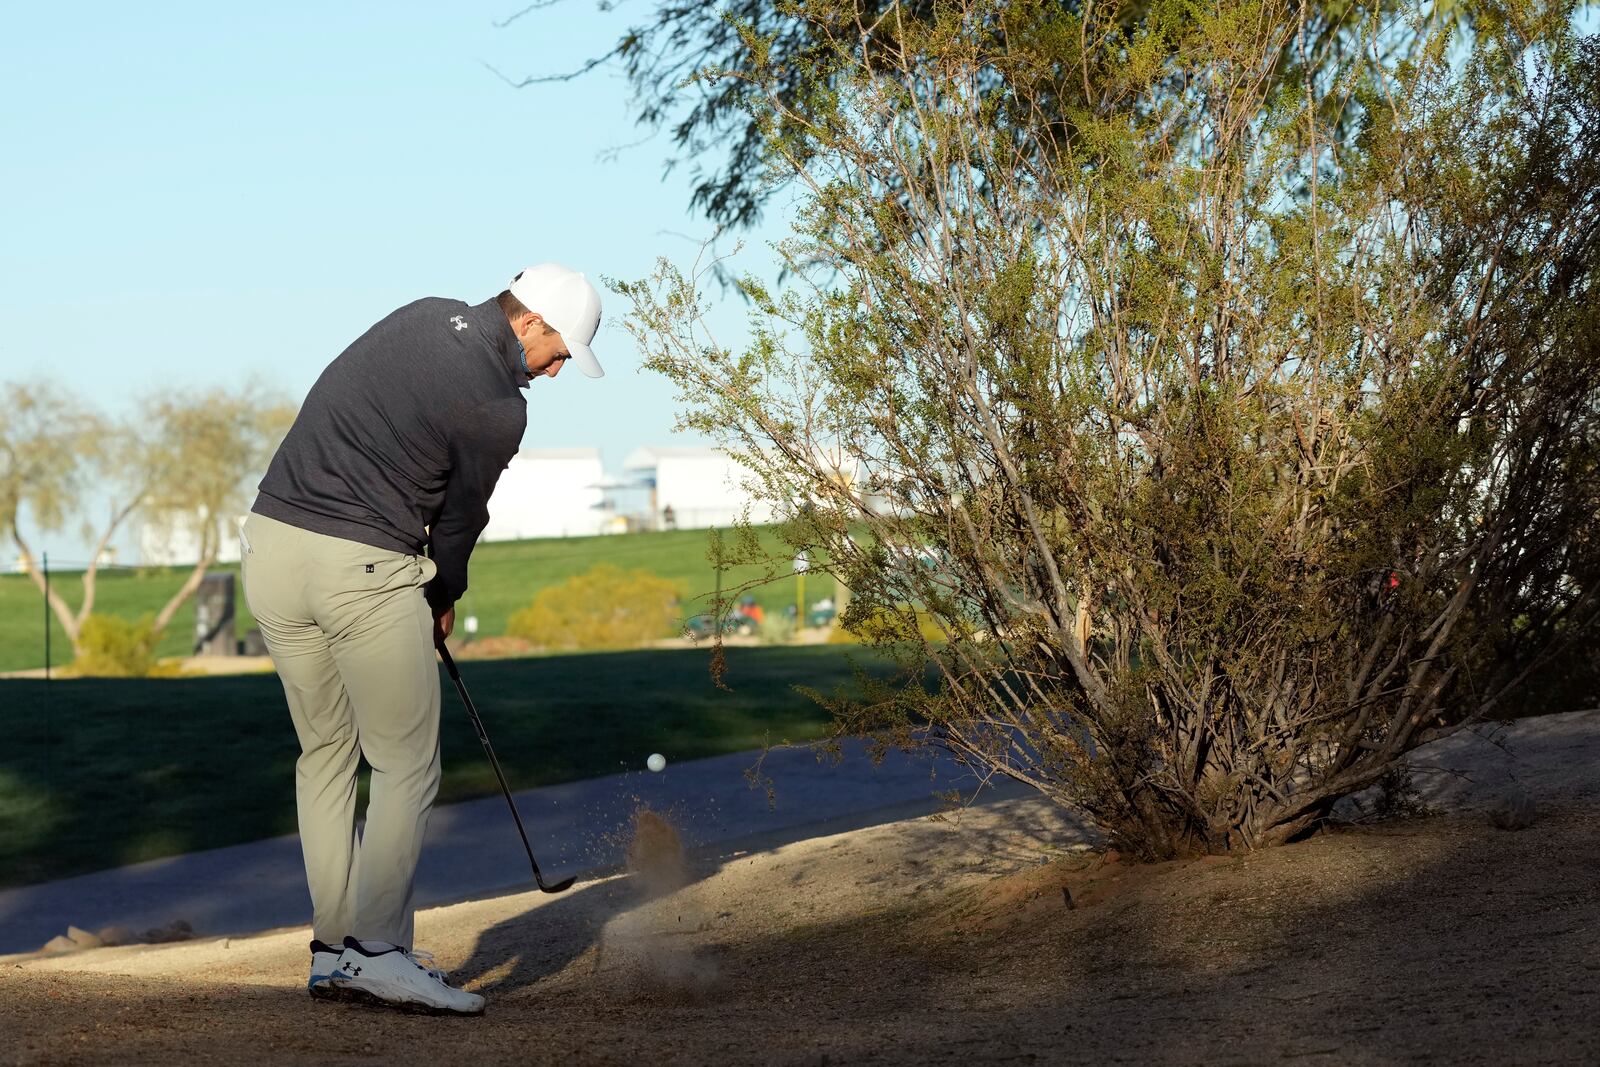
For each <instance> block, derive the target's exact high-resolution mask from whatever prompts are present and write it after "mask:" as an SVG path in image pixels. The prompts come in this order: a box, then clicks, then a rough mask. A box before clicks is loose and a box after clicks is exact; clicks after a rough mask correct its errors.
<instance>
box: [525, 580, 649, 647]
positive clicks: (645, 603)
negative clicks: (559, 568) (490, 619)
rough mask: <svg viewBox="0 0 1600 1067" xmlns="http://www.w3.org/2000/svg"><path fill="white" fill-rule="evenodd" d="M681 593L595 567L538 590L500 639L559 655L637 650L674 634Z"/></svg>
mask: <svg viewBox="0 0 1600 1067" xmlns="http://www.w3.org/2000/svg"><path fill="white" fill-rule="evenodd" d="M680 595H681V590H680V588H679V587H678V585H677V584H676V583H674V582H670V581H667V580H666V579H665V578H660V577H657V576H656V575H654V574H651V573H650V572H649V571H645V570H632V571H623V570H622V569H621V568H620V567H617V566H614V565H612V564H610V563H597V564H595V565H594V566H593V567H591V568H590V569H589V570H587V571H585V572H584V573H583V574H580V575H576V576H574V577H572V578H568V579H567V580H566V581H564V582H562V583H561V584H560V585H555V586H551V587H550V588H547V589H543V590H541V591H540V592H539V595H538V596H536V597H534V598H533V603H532V604H531V605H529V606H528V607H526V608H524V609H522V610H521V611H518V612H515V613H513V614H512V616H511V619H510V621H509V622H508V623H507V624H506V633H507V634H509V635H510V636H512V637H521V638H524V639H526V640H528V641H531V642H532V643H533V644H534V645H535V646H536V647H539V648H549V649H562V650H579V649H581V650H586V651H587V650H594V649H611V648H637V647H639V646H641V645H646V644H649V643H650V642H651V641H654V640H657V639H658V638H662V637H668V636H671V635H672V634H673V633H674V632H676V630H677V628H678V620H679V618H680V610H679V607H678V600H679V597H680Z"/></svg>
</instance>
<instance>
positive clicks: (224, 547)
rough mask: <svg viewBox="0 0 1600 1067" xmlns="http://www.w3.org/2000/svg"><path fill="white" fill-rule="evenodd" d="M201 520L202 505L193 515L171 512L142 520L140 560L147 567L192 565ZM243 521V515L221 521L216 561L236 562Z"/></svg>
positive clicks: (196, 555)
mask: <svg viewBox="0 0 1600 1067" xmlns="http://www.w3.org/2000/svg"><path fill="white" fill-rule="evenodd" d="M196 516H197V517H196ZM204 521H205V509H204V508H201V509H200V510H199V511H198V512H197V513H196V515H195V516H178V515H172V516H171V517H170V518H168V519H167V520H166V521H157V522H149V521H147V522H144V523H143V524H141V525H140V527H139V563H140V564H141V565H143V566H146V567H192V566H194V564H195V563H196V562H198V561H199V559H200V534H199V532H198V531H197V530H196V526H197V524H198V523H202V522H204ZM243 523H244V516H243V515H235V516H233V518H232V519H231V520H230V521H228V522H225V523H223V528H222V531H221V533H220V535H219V538H220V541H219V544H218V546H217V559H216V562H218V563H238V562H239V527H240V526H241V525H243Z"/></svg>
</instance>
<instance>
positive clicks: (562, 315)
mask: <svg viewBox="0 0 1600 1067" xmlns="http://www.w3.org/2000/svg"><path fill="white" fill-rule="evenodd" d="M507 288H508V289H510V290H511V295H512V296H514V297H516V298H517V299H518V300H520V301H521V302H522V306H523V307H525V308H527V309H528V310H529V311H532V312H534V313H535V314H537V315H538V316H539V317H540V318H542V319H544V321H545V324H546V325H548V326H549V327H550V328H551V329H553V330H555V331H556V332H557V333H559V334H560V335H561V339H562V340H563V341H565V342H566V343H567V351H568V352H569V353H570V354H571V355H572V361H573V362H574V363H576V364H577V365H578V369H579V370H581V371H583V373H585V374H587V375H588V376H589V377H591V378H604V377H605V374H606V372H605V371H603V370H601V369H600V361H599V360H597V359H595V358H594V350H593V349H592V348H590V347H589V342H591V341H593V340H594V335H595V333H596V332H597V331H599V329H600V294H599V293H597V292H595V289H594V286H593V285H590V284H589V279H588V278H586V277H584V276H583V275H582V274H580V273H579V272H578V271H575V270H571V269H569V268H567V267H563V266H562V265H561V264H559V263H540V264H539V265H538V266H535V267H529V268H528V269H526V270H524V271H521V272H519V273H518V274H517V276H516V277H515V278H512V279H511V284H510V285H509V286H507Z"/></svg>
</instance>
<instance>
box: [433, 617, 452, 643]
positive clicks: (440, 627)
mask: <svg viewBox="0 0 1600 1067" xmlns="http://www.w3.org/2000/svg"><path fill="white" fill-rule="evenodd" d="M455 628H456V609H455V608H454V607H451V608H450V609H449V610H447V611H446V612H445V613H444V614H442V615H435V616H434V617H433V644H434V647H435V648H437V647H438V646H439V645H442V644H444V639H445V638H447V637H449V636H450V631H452V630H454V629H455Z"/></svg>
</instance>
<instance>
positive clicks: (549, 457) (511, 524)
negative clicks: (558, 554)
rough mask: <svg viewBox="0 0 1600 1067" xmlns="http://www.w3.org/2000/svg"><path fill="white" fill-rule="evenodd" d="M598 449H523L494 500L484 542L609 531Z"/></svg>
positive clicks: (498, 486) (502, 476)
mask: <svg viewBox="0 0 1600 1067" xmlns="http://www.w3.org/2000/svg"><path fill="white" fill-rule="evenodd" d="M604 473H605V472H604V470H603V469H602V467H601V464H600V450H599V449H598V448H534V449H524V450H523V451H521V452H518V453H517V454H516V455H515V456H514V457H512V460H511V465H510V466H508V467H507V468H506V469H505V470H503V471H501V472H500V480H499V481H498V482H496V483H495V487H494V495H492V496H491V497H490V498H489V525H488V526H487V527H485V528H484V531H483V538H482V539H483V540H485V541H521V540H524V539H526V538H530V537H581V536H584V535H587V534H597V533H601V532H603V530H604V527H605V525H606V520H607V519H609V518H610V513H609V512H607V511H605V510H603V509H604V505H605V499H604V493H603V492H602V490H601V488H600V484H601V481H602V477H603V475H604Z"/></svg>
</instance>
